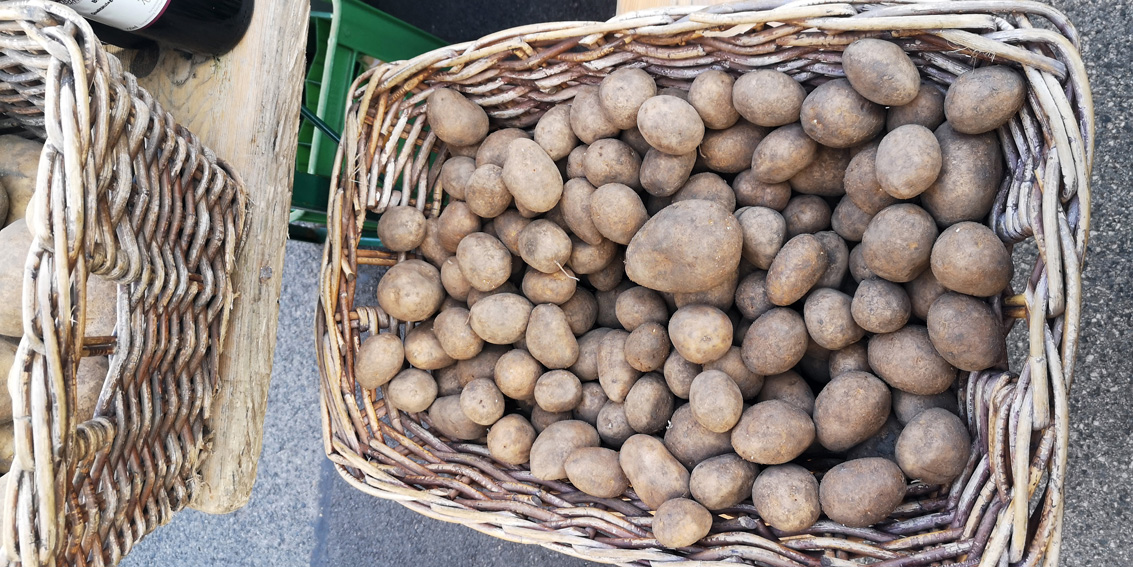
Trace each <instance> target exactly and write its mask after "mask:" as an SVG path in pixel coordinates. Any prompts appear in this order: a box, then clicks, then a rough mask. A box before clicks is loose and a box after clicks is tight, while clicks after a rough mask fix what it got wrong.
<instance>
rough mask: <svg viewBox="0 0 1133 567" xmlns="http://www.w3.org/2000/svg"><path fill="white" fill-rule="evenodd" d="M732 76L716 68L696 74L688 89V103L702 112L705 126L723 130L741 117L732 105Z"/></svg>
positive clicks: (733, 81) (733, 82) (701, 116)
mask: <svg viewBox="0 0 1133 567" xmlns="http://www.w3.org/2000/svg"><path fill="white" fill-rule="evenodd" d="M735 82H736V81H735V80H734V79H732V76H731V75H729V74H727V73H725V72H723V71H717V70H715V69H713V70H710V71H705V72H703V73H700V74H698V75H697V76H696V78H695V79H693V81H692V85H691V86H690V87H689V89H688V103H689V104H691V105H692V107H693V108H695V109H696V112H697V113H698V114H700V118H701V119H702V120H704V126H705V127H707V128H712V129H713V130H723V129H724V128H728V127H730V126H731V125H733V124H735V123H736V121H738V120H739V119H740V113H739V112H736V109H735V108H734V107H733V106H732V85H734V84H735Z"/></svg>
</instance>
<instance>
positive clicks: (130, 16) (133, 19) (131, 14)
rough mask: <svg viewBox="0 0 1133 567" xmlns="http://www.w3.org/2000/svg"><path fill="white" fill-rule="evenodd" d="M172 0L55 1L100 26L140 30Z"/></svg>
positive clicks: (151, 21)
mask: <svg viewBox="0 0 1133 567" xmlns="http://www.w3.org/2000/svg"><path fill="white" fill-rule="evenodd" d="M171 1H172V0H56V2H59V3H61V4H65V5H67V6H70V7H71V9H73V10H74V11H76V12H78V13H80V14H82V15H84V16H86V17H88V18H90V19H92V20H94V21H96V22H99V23H102V24H106V25H108V26H111V27H115V28H118V29H122V30H126V31H134V30H140V29H142V28H144V27H146V26H148V25H150V24H152V23H153V22H154V21H156V20H157V19H158V18H160V17H161V14H162V13H164V12H165V8H166V7H167V6H169V3H170V2H171Z"/></svg>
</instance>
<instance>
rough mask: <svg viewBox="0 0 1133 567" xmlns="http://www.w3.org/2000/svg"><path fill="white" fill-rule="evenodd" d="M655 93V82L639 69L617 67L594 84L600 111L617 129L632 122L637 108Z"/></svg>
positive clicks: (632, 124)
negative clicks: (596, 84) (596, 85)
mask: <svg viewBox="0 0 1133 567" xmlns="http://www.w3.org/2000/svg"><path fill="white" fill-rule="evenodd" d="M656 94H657V83H655V82H654V81H653V77H652V76H650V75H649V73H646V72H645V71H644V70H642V69H630V68H623V69H618V70H617V71H614V72H613V73H610V74H609V75H608V76H606V78H605V79H602V82H601V84H599V85H598V102H599V104H600V105H601V108H602V111H603V113H604V114H605V116H606V119H607V120H609V121H610V123H611V124H613V125H614V126H615V127H616V128H618V129H620V130H626V129H628V128H633V127H634V126H636V125H637V111H638V109H639V108H641V105H642V103H644V102H645V101H646V100H649V98H650V97H653V96H654V95H656Z"/></svg>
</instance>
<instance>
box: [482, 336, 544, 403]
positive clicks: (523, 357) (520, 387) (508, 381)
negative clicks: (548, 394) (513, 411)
mask: <svg viewBox="0 0 1133 567" xmlns="http://www.w3.org/2000/svg"><path fill="white" fill-rule="evenodd" d="M542 375H543V366H542V365H541V364H539V361H538V360H535V357H533V356H531V354H529V353H528V352H527V351H525V350H523V349H518V348H517V349H513V350H510V351H508V352H506V353H504V354H503V355H502V356H500V358H499V359H498V360H496V364H495V366H493V367H492V377H493V378H494V379H495V382H496V387H497V388H499V389H500V392H502V393H503V394H504V395H505V396H507V397H509V398H511V399H513V400H533V399H534V397H535V383H536V381H537V380H539V377H540V376H542Z"/></svg>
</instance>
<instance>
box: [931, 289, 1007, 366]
mask: <svg viewBox="0 0 1133 567" xmlns="http://www.w3.org/2000/svg"><path fill="white" fill-rule="evenodd" d="M927 324H928V336H929V339H931V340H932V346H933V347H935V348H936V351H937V352H939V353H940V356H942V357H944V360H947V361H948V363H949V364H951V365H952V366H955V367H956V368H959V369H960V370H970V371H979V370H986V369H988V368H991V367H993V366H995V365H997V364H1000V363H1001V362H1005V361H1006V356H1007V344H1006V340H1005V338H1006V337H1005V335H1004V332H1003V326H1002V323H1001V322H1000V319H999V317H996V315H995V312H994V311H992V309H991V306H990V305H988V304H987V303H986V302H983V301H980V300H978V299H976V298H974V297H970V296H967V295H962V294H959V293H946V294H944V295H942V296H940V298H939V299H937V300H936V302H935V303H933V304H932V308H930V309H929V310H928V322H927Z"/></svg>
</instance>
